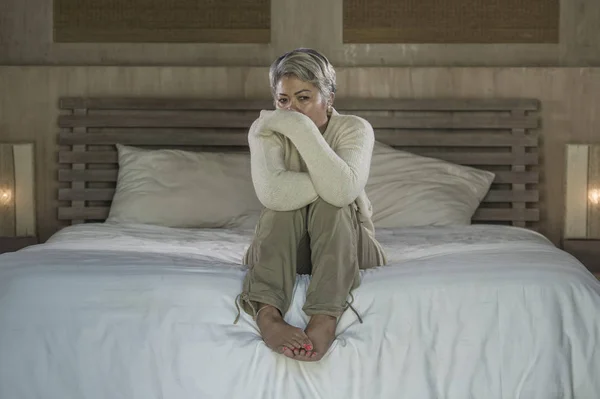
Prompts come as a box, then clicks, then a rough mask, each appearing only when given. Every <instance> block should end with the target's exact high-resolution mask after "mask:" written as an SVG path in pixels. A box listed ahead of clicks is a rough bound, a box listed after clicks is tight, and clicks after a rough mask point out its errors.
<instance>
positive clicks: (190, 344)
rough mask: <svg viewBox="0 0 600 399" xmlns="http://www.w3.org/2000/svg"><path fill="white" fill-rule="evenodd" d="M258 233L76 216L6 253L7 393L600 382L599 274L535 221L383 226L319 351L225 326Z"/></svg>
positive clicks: (314, 393)
mask: <svg viewBox="0 0 600 399" xmlns="http://www.w3.org/2000/svg"><path fill="white" fill-rule="evenodd" d="M251 236H252V231H251V230H184V229H169V228H161V227H155V226H140V225H128V226H122V225H110V224H97V225H81V226H73V227H69V228H67V229H65V230H63V231H61V232H60V233H58V234H56V235H55V236H54V237H52V239H51V240H49V241H48V242H47V243H46V244H43V245H38V246H32V247H28V248H27V249H25V250H23V251H19V252H17V253H13V254H5V255H2V256H0V354H1V356H0V398H39V397H45V398H48V397H60V398H65V399H66V398H83V397H85V398H92V399H95V398H108V397H110V398H121V397H122V398H128V399H133V398H144V399H150V398H178V399H179V398H248V397H252V398H281V397H286V398H306V397H311V398H328V399H329V398H334V399H335V398H398V397H418V398H442V397H443V398H468V397H474V398H480V397H485V398H527V399H532V398H543V399H549V398H586V399H587V398H597V397H600V381H598V379H597V376H598V375H600V353H599V351H598V349H597V348H598V344H599V342H600V312H599V310H600V284H598V282H597V280H595V279H594V278H593V276H592V275H591V274H590V273H589V272H587V270H586V269H585V268H584V267H583V266H582V265H581V264H580V263H579V262H577V261H576V260H575V259H574V258H573V257H571V256H570V255H568V254H566V253H565V252H562V251H560V250H558V249H556V248H555V247H554V246H553V245H552V244H551V243H550V242H549V241H548V240H546V239H545V238H544V237H543V236H541V235H539V234H536V233H533V232H531V231H528V230H525V229H519V228H513V227H505V226H484V225H474V226H464V227H444V228H442V227H436V228H412V229H400V230H378V238H379V240H380V241H381V243H382V245H383V246H384V248H385V250H386V252H387V253H388V257H389V260H390V265H388V266H385V267H380V268H375V269H372V270H368V271H363V272H362V284H361V286H360V287H359V288H358V289H357V290H356V291H355V293H354V294H355V301H354V306H355V308H356V309H357V311H358V312H359V313H360V314H361V316H362V317H363V319H364V323H362V324H361V323H360V322H359V321H358V320H357V318H356V316H355V315H354V314H353V313H352V312H346V313H344V315H343V316H342V317H341V318H340V321H339V324H338V328H337V338H336V340H335V342H334V344H333V345H332V347H331V349H330V351H329V352H328V353H327V355H326V356H325V358H324V359H323V360H322V361H321V362H319V363H300V362H296V361H294V360H290V359H287V358H285V357H283V356H280V355H276V354H274V353H272V352H271V351H270V350H269V349H268V348H266V346H265V345H264V343H263V342H262V340H261V339H260V335H259V332H258V330H257V327H256V324H255V323H254V321H253V320H252V319H251V318H250V317H248V316H247V315H245V314H243V315H242V318H241V320H240V322H239V323H238V324H233V320H234V319H235V316H236V307H235V303H234V299H235V297H236V296H237V294H238V293H239V291H240V289H241V281H242V279H243V276H244V274H245V268H244V266H243V265H241V264H240V259H241V255H242V253H243V251H244V249H245V248H246V247H247V245H248V243H249V241H250V239H251ZM309 282H310V278H309V277H308V276H299V277H298V279H297V283H296V289H295V291H294V300H293V303H292V306H291V309H290V311H289V312H288V314H287V315H286V319H287V320H288V321H289V322H290V323H292V324H295V325H297V326H299V327H302V326H304V325H306V323H307V321H308V319H307V317H306V315H305V314H304V313H303V312H302V303H303V302H304V298H305V292H306V288H307V286H308V284H309Z"/></svg>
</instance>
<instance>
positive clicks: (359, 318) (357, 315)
mask: <svg viewBox="0 0 600 399" xmlns="http://www.w3.org/2000/svg"><path fill="white" fill-rule="evenodd" d="M353 303H354V295H352V293H350V302H348V301H346V305H347V306H346V309H348V308H350V309H352V311H353V312H354V314H355V315H356V317H357V318H358V321H359V322H360V324H363V319H362V317H360V315H359V314H358V312H357V311H356V309H354V306H352V304H353Z"/></svg>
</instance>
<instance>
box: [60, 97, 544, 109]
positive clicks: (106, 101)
mask: <svg viewBox="0 0 600 399" xmlns="http://www.w3.org/2000/svg"><path fill="white" fill-rule="evenodd" d="M59 107H60V108H61V109H75V108H88V109H113V110H128V109H148V110H194V109H201V110H260V109H270V108H272V107H273V102H272V101H271V100H270V99H269V100H239V101H231V100H213V99H206V100H204V99H173V98H81V97H68V98H62V99H61V100H60V102H59ZM335 107H336V109H338V110H348V111H381V110H398V111H509V110H513V109H522V110H525V111H536V110H538V109H539V107H540V102H539V100H536V99H522V98H515V99H511V98H505V99H503V98H500V99H496V98H492V99H454V98H447V99H439V98H433V99H428V98H424V99H387V98H385V99H377V98H370V99H364V98H348V99H338V100H336V102H335Z"/></svg>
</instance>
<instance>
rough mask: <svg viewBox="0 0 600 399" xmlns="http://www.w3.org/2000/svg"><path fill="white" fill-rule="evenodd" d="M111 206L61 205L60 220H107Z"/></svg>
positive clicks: (59, 210) (59, 209)
mask: <svg viewBox="0 0 600 399" xmlns="http://www.w3.org/2000/svg"><path fill="white" fill-rule="evenodd" d="M109 211H110V208H109V207H91V206H88V207H85V208H84V207H77V208H73V207H59V208H58V219H59V220H106V218H107V217H108V213H109Z"/></svg>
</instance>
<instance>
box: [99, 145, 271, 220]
mask: <svg viewBox="0 0 600 399" xmlns="http://www.w3.org/2000/svg"><path fill="white" fill-rule="evenodd" d="M117 150H118V154H119V174H118V180H117V189H116V192H115V195H114V198H113V202H112V205H111V208H110V213H109V216H108V219H107V222H112V223H143V224H153V225H160V226H169V227H196V228H232V227H246V228H251V227H254V225H255V224H256V221H257V220H258V217H259V214H260V211H261V209H262V205H261V203H260V202H259V201H258V198H257V197H256V193H255V191H254V186H253V185H252V179H251V175H250V173H251V172H250V157H249V156H248V154H241V153H240V154H235V153H226V154H224V153H208V152H201V153H195V152H188V151H181V150H166V149H161V150H145V149H140V148H135V147H129V146H124V145H120V144H117Z"/></svg>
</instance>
